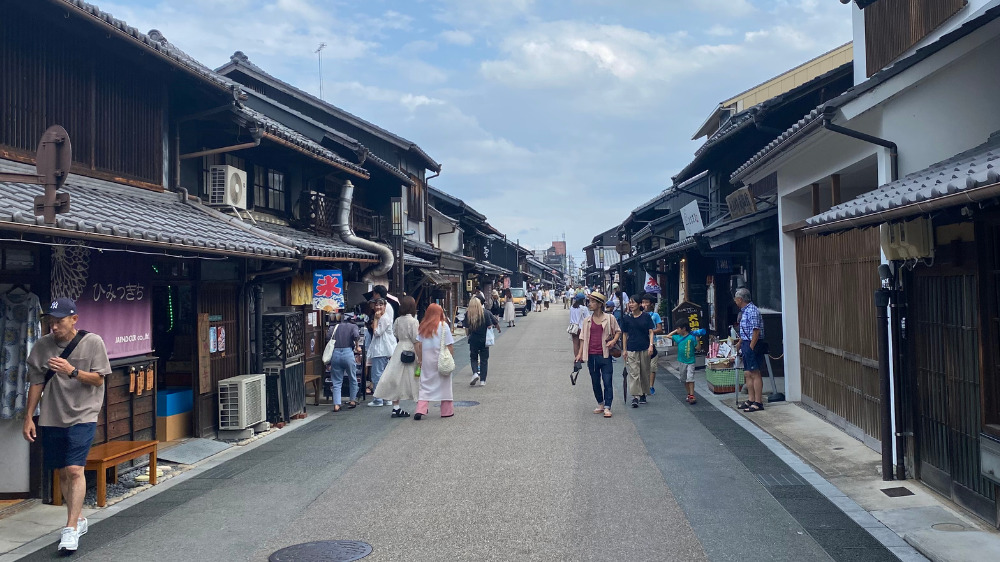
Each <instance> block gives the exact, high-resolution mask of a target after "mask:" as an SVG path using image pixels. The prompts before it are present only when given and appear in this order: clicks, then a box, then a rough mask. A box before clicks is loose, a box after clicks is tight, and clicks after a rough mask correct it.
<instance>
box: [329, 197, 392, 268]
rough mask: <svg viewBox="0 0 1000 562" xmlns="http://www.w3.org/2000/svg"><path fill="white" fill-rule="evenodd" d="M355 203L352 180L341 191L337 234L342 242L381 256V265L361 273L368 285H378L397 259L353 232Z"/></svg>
mask: <svg viewBox="0 0 1000 562" xmlns="http://www.w3.org/2000/svg"><path fill="white" fill-rule="evenodd" d="M353 201H354V184H353V183H351V180H346V181H344V187H343V188H341V190H340V203H339V207H338V209H337V224H336V229H337V234H339V235H340V238H341V240H343V241H344V242H345V243H347V244H350V245H351V246H354V247H356V248H361V249H362V250H366V251H368V252H371V253H373V254H375V255H377V256H379V258H380V261H379V263H377V264H375V265H373V266H371V267H369V268H368V269H366V270H364V271H362V272H361V280H362V281H364V282H366V283H373V284H374V283H378V282H382V281H384V280H385V279H384V278H385V277H386V276H387V275H388V274H389V270H391V269H392V266H393V264H394V263H395V259H394V258H393V256H392V249H391V248H389V247H388V246H385V245H382V244H379V243H378V242H373V241H371V240H365V239H364V238H361V237H360V236H358V235H356V234H354V231H353V230H351V203H352V202H353Z"/></svg>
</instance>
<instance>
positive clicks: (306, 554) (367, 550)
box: [268, 541, 372, 562]
mask: <svg viewBox="0 0 1000 562" xmlns="http://www.w3.org/2000/svg"><path fill="white" fill-rule="evenodd" d="M371 553H372V545H370V544H368V543H365V542H361V541H316V542H307V543H302V544H297V545H294V546H289V547H287V548H283V549H281V550H279V551H277V552H275V553H274V554H272V555H271V556H269V557H268V562H349V561H350V560H361V559H362V558H364V557H365V556H368V555H369V554H371Z"/></svg>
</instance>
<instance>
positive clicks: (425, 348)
mask: <svg viewBox="0 0 1000 562" xmlns="http://www.w3.org/2000/svg"><path fill="white" fill-rule="evenodd" d="M442 338H443V340H444V345H446V346H448V350H449V351H451V353H452V355H454V353H455V345H454V344H455V338H454V337H453V336H452V335H451V328H450V327H449V326H448V323H447V322H445V320H444V310H442V309H441V305H439V304H437V303H435V304H432V305H430V306H428V307H427V312H425V313H424V319H423V320H421V321H420V328H419V330H418V331H417V344H416V346H415V349H416V352H417V362H418V363H420V396H419V399H418V400H417V411H416V413H414V414H413V419H415V420H419V419H420V418H422V417H423V416H426V415H427V409H428V407H429V406H430V402H431V401H440V402H441V417H442V418H450V417H451V416H453V415H455V404H454V398H453V397H452V396H453V395H452V391H451V373H446V374H444V375H442V374H441V373H439V372H438V357H440V355H441V343H442Z"/></svg>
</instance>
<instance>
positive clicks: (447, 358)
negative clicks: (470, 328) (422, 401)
mask: <svg viewBox="0 0 1000 562" xmlns="http://www.w3.org/2000/svg"><path fill="white" fill-rule="evenodd" d="M447 329H448V327H447V326H444V327H443V328H441V353H439V354H438V373H439V374H441V375H443V376H448V375H450V374H451V373H452V371H454V370H455V357H454V356H453V355H452V354H451V351H449V350H448V346H446V345H445V344H444V335H445V330H447Z"/></svg>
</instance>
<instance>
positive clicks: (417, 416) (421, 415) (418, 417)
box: [413, 413, 424, 421]
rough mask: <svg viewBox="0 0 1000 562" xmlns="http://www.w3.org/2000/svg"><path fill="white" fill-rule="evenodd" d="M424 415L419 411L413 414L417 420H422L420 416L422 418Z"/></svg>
mask: <svg viewBox="0 0 1000 562" xmlns="http://www.w3.org/2000/svg"><path fill="white" fill-rule="evenodd" d="M422 417H424V415H423V414H420V413H417V414H413V419H414V420H415V421H420V418H422Z"/></svg>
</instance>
